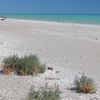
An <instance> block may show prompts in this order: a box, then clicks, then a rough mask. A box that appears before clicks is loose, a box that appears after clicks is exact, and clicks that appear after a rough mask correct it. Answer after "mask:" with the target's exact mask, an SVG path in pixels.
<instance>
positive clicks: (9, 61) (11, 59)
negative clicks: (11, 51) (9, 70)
mask: <svg viewBox="0 0 100 100" xmlns="http://www.w3.org/2000/svg"><path fill="white" fill-rule="evenodd" d="M18 59H19V57H18V56H17V55H13V56H8V57H5V58H4V60H3V63H4V64H5V65H6V66H9V67H12V66H15V65H16V63H17V61H18Z"/></svg>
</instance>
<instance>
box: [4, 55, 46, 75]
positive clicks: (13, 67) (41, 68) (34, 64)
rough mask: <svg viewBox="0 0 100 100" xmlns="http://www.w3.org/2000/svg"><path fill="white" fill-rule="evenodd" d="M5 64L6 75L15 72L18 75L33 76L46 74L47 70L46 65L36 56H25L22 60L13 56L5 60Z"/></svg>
mask: <svg viewBox="0 0 100 100" xmlns="http://www.w3.org/2000/svg"><path fill="white" fill-rule="evenodd" d="M3 63H4V68H3V72H4V74H9V73H10V72H13V71H15V72H16V73H17V74H18V75H33V74H34V73H36V74H37V73H44V72H45V68H46V65H45V64H42V63H41V62H40V60H39V58H38V57H37V56H36V55H29V56H26V55H25V56H23V57H21V58H19V57H18V56H17V55H13V56H9V57H7V58H4V60H3Z"/></svg>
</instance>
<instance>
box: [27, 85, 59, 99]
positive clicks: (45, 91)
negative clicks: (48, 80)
mask: <svg viewBox="0 0 100 100" xmlns="http://www.w3.org/2000/svg"><path fill="white" fill-rule="evenodd" d="M27 100H61V98H60V91H59V88H58V86H55V87H53V88H49V87H48V86H47V85H46V86H45V87H41V88H39V90H37V91H36V90H35V89H34V86H32V87H31V89H30V92H29V94H28V96H27Z"/></svg>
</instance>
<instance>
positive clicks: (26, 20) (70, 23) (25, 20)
mask: <svg viewBox="0 0 100 100" xmlns="http://www.w3.org/2000/svg"><path fill="white" fill-rule="evenodd" d="M6 20H12V21H23V22H39V23H55V24H66V25H78V26H88V27H89V26H90V27H99V26H100V24H93V23H78V22H76V23H74V22H62V21H61V22H60V21H49V20H34V19H19V18H18V19H17V18H7V19H6Z"/></svg>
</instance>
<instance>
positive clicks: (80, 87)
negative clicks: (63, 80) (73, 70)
mask: <svg viewBox="0 0 100 100" xmlns="http://www.w3.org/2000/svg"><path fill="white" fill-rule="evenodd" d="M74 85H75V89H76V90H77V92H82V93H95V92H96V86H95V83H94V80H93V79H92V78H88V77H87V76H85V75H84V74H82V76H81V77H76V78H75V80H74Z"/></svg>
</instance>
